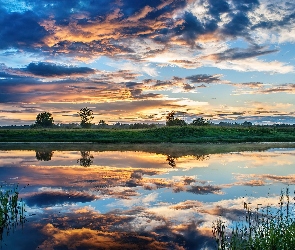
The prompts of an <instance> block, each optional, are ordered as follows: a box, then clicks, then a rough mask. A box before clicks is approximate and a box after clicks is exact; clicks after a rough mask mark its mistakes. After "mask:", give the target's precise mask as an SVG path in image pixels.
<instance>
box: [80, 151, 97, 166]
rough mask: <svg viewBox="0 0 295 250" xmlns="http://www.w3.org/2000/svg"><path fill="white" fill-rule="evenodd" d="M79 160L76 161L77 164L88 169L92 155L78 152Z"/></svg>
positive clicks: (91, 161) (91, 162) (88, 152)
mask: <svg viewBox="0 0 295 250" xmlns="http://www.w3.org/2000/svg"><path fill="white" fill-rule="evenodd" d="M80 153H81V158H80V159H78V160H77V163H80V166H83V167H90V166H91V165H92V164H93V158H94V157H93V155H91V153H90V151H80Z"/></svg>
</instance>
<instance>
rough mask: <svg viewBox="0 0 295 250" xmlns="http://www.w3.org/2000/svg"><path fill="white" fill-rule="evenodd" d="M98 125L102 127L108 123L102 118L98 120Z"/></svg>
mask: <svg viewBox="0 0 295 250" xmlns="http://www.w3.org/2000/svg"><path fill="white" fill-rule="evenodd" d="M98 125H99V126H100V127H103V128H104V127H106V126H107V125H108V124H107V123H106V122H105V121H104V120H100V121H99V122H98Z"/></svg>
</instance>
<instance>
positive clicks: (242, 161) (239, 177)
mask: <svg viewBox="0 0 295 250" xmlns="http://www.w3.org/2000/svg"><path fill="white" fill-rule="evenodd" d="M147 147H148V146H147ZM164 147H166V146H164ZM181 150H182V151H183V152H181ZM157 151H159V152H157ZM207 151H208V152H210V150H207ZM163 152H165V150H164V149H162V150H159V149H154V150H145V151H143V150H140V151H135V150H132V151H128V150H127V149H124V150H121V151H116V150H115V149H114V148H113V149H112V150H100V151H95V150H93V151H91V150H85V151H83V150H79V151H77V150H68V151H57V150H44V149H42V150H1V151H0V183H1V185H2V190H3V189H7V188H10V187H12V186H13V185H15V184H17V183H18V184H19V187H20V188H19V189H20V197H21V198H22V199H23V200H24V202H25V204H26V205H25V206H26V211H27V212H26V219H27V221H26V222H25V224H24V225H22V226H21V225H20V226H18V227H16V228H15V229H14V232H12V230H10V232H9V234H8V235H7V234H6V230H4V232H3V240H2V243H1V244H2V248H3V249H14V250H17V249H30V250H31V249H214V246H215V245H214V240H213V239H212V234H211V228H212V222H213V221H215V220H216V219H217V218H221V219H222V220H224V221H227V222H228V223H231V222H232V221H234V220H239V219H240V218H241V217H242V216H243V215H244V213H245V212H244V210H243V204H244V202H247V203H251V204H253V206H256V205H257V204H262V205H261V206H264V205H265V206H266V205H271V204H277V203H278V201H279V194H280V192H281V190H282V189H285V188H286V187H287V186H288V185H289V187H290V190H291V191H292V192H293V191H294V187H293V184H294V183H295V174H294V170H295V148H269V149H267V150H264V151H240V152H234V150H230V152H227V153H218V152H216V150H215V151H214V153H206V150H205V151H204V150H203V151H202V153H200V152H199V151H198V150H190V151H188V152H186V150H185V147H183V149H180V150H178V151H177V150H176V151H175V153H174V155H173V154H164V153H163ZM167 152H168V151H167ZM169 152H170V151H169ZM28 184H29V185H28ZM292 195H293V193H292Z"/></svg>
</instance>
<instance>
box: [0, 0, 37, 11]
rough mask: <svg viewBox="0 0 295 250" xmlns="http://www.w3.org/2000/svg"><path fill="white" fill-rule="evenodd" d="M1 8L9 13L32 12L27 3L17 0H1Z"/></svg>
mask: <svg viewBox="0 0 295 250" xmlns="http://www.w3.org/2000/svg"><path fill="white" fill-rule="evenodd" d="M1 2H2V4H3V7H5V8H6V10H7V11H9V12H20V13H21V12H26V11H29V10H32V7H31V6H30V5H28V3H27V1H19V0H2V1H1Z"/></svg>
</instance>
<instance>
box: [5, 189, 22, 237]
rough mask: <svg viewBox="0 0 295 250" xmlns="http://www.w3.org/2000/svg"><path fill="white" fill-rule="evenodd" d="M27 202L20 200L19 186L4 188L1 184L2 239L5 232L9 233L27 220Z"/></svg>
mask: <svg viewBox="0 0 295 250" xmlns="http://www.w3.org/2000/svg"><path fill="white" fill-rule="evenodd" d="M25 212H26V211H25V204H24V203H23V201H22V199H20V200H19V191H18V186H16V187H14V188H12V189H9V190H5V191H4V190H3V189H2V186H0V241H2V239H3V234H4V232H5V233H6V234H7V235H8V234H9V233H10V231H13V230H14V229H15V228H16V226H18V225H23V224H24V222H25V220H26V219H25Z"/></svg>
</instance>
